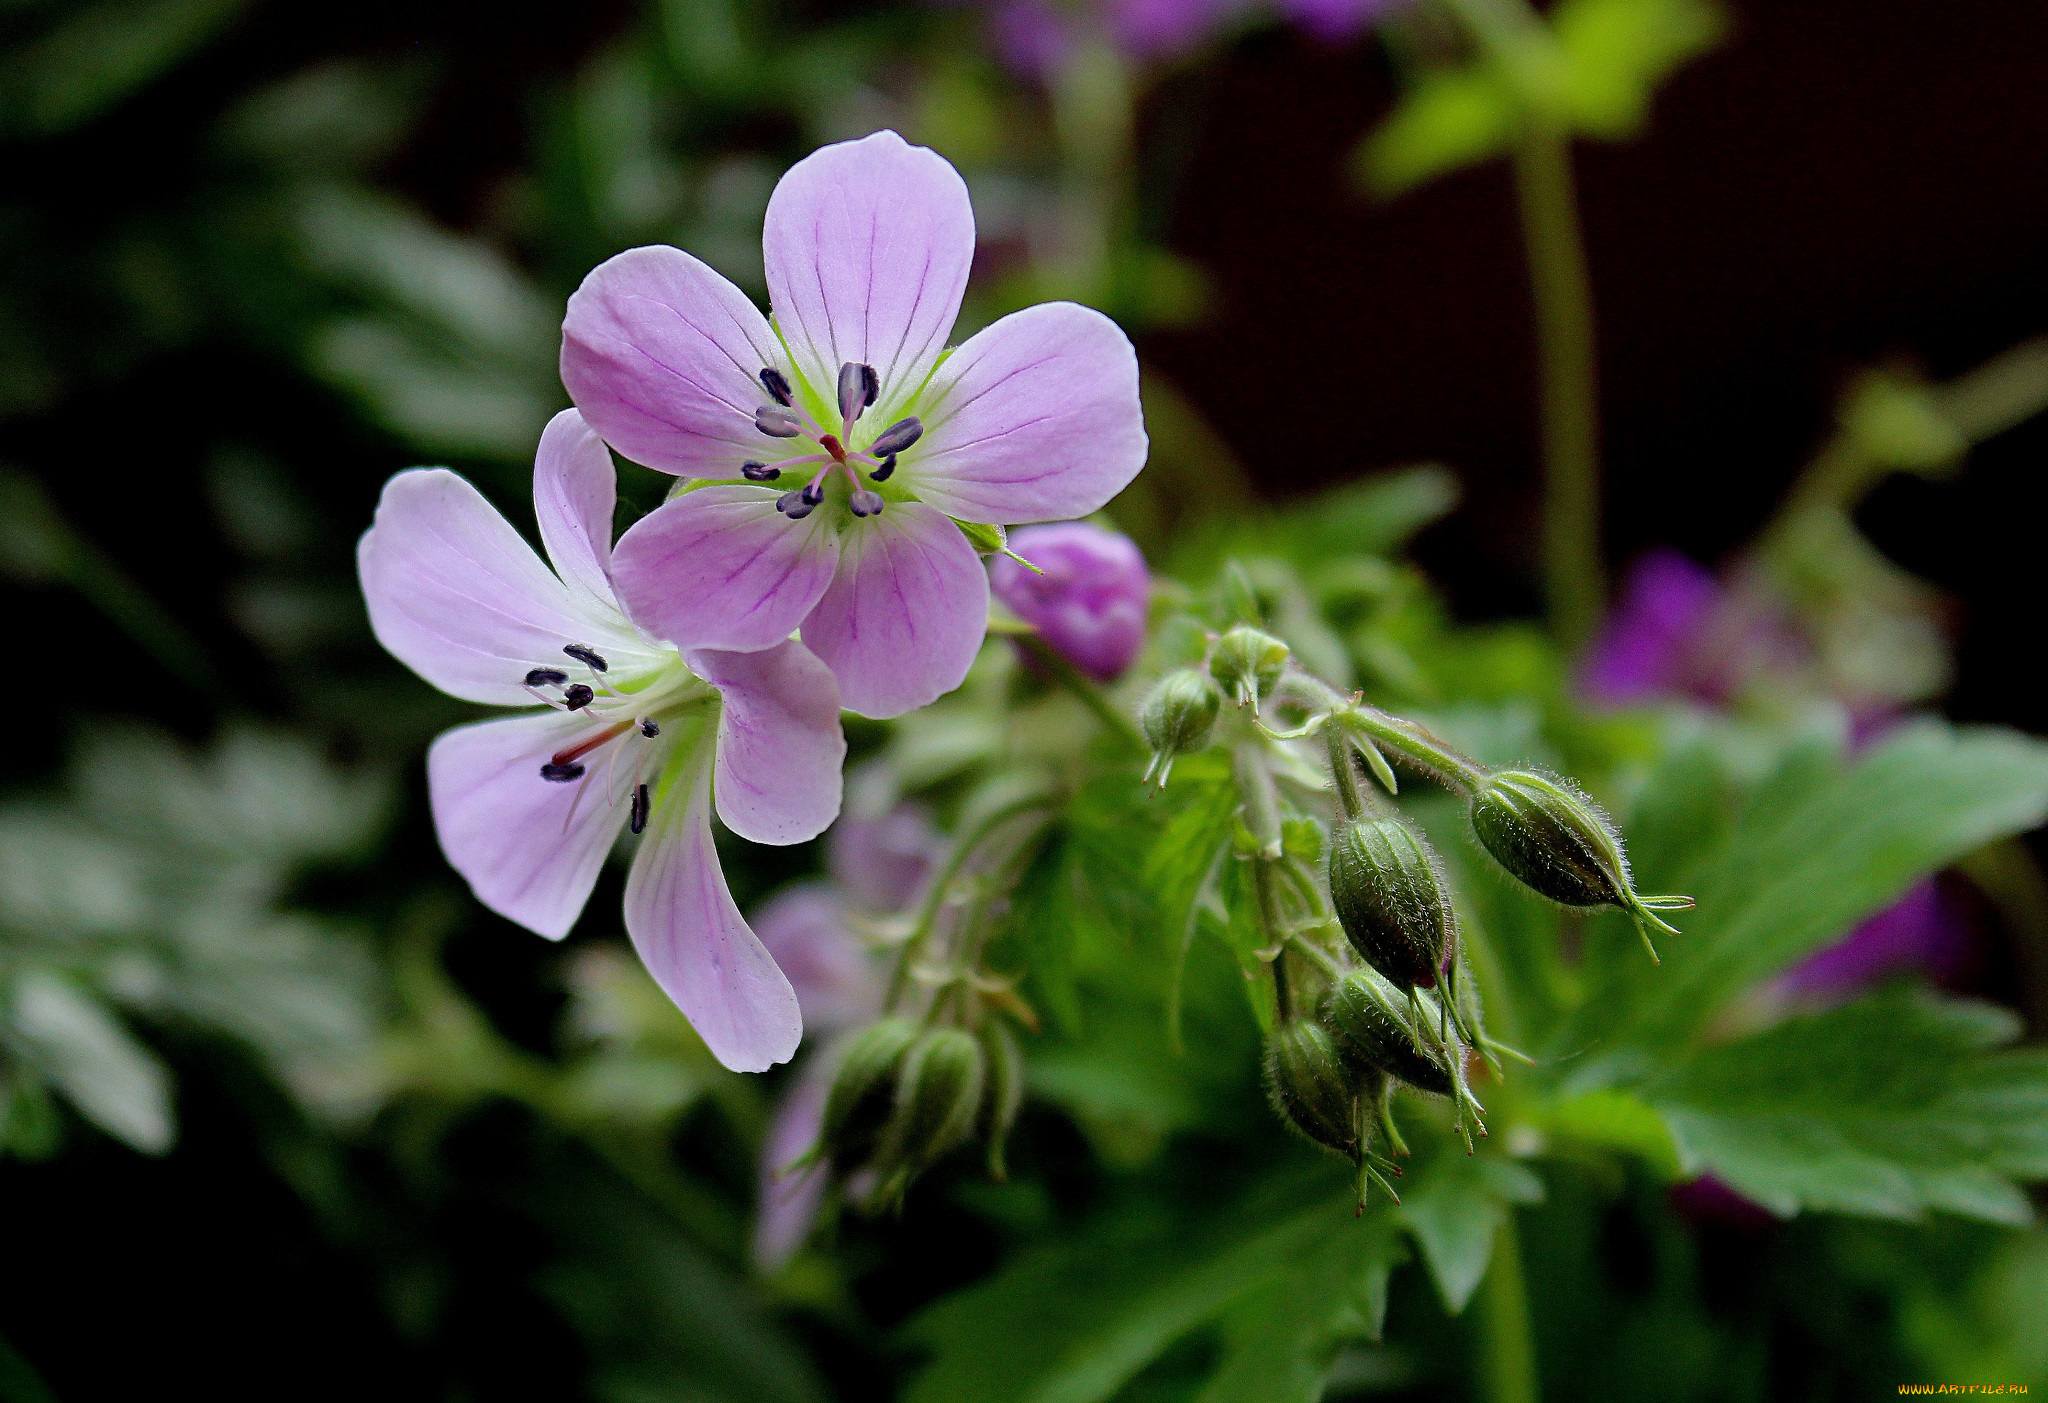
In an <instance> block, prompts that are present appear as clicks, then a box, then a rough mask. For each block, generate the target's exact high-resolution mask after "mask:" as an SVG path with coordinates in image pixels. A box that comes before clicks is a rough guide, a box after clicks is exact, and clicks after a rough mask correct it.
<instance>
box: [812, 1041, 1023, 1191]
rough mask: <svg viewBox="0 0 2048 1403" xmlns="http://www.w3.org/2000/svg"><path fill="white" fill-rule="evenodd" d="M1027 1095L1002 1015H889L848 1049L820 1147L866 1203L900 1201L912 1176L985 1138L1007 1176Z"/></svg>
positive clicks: (995, 1171)
mask: <svg viewBox="0 0 2048 1403" xmlns="http://www.w3.org/2000/svg"><path fill="white" fill-rule="evenodd" d="M1023 1099H1024V1063H1023V1055H1022V1053H1021V1051H1020V1050H1019V1049H1018V1046H1017V1038H1016V1035H1015V1034H1014V1033H1012V1032H1011V1031H1010V1029H1009V1026H1008V1025H1007V1024H1006V1023H1004V1022H1003V1021H1001V1020H1000V1019H996V1018H991V1019H989V1020H987V1021H986V1022H984V1023H983V1025H982V1026H981V1028H980V1029H979V1030H977V1031H976V1032H969V1031H967V1030H966V1029H965V1028H960V1027H956V1026H951V1025H946V1024H939V1025H935V1026H933V1025H927V1026H920V1025H919V1024H918V1023H917V1022H916V1021H915V1020H913V1019H910V1018H906V1017H901V1016H896V1017H889V1018H884V1019H882V1020H881V1021H880V1022H878V1023H875V1024H873V1025H871V1026H870V1027H868V1028H867V1029H866V1030H865V1031H863V1032H862V1033H861V1034H860V1035H859V1036H857V1037H855V1038H854V1039H853V1040H852V1041H851V1042H850V1043H849V1044H848V1045H847V1047H846V1050H845V1052H844V1053H843V1055H842V1056H841V1058H840V1063H839V1069H838V1074H837V1075H836V1076H835V1077H834V1078H833V1081H832V1090H831V1094H830V1095H829V1096H828V1098H827V1099H826V1102H825V1117H824V1124H823V1128H822V1130H821V1131H820V1133H819V1137H818V1146H817V1149H816V1151H814V1154H815V1155H816V1157H817V1158H819V1159H822V1160H825V1161H827V1162H829V1163H830V1164H831V1166H832V1170H833V1173H834V1175H835V1177H837V1178H838V1179H839V1180H840V1182H841V1183H842V1184H843V1185H844V1186H845V1187H846V1190H847V1192H848V1194H849V1195H850V1196H851V1197H853V1198H854V1199H855V1200H856V1201H857V1202H858V1203H859V1204H860V1205H861V1206H862V1207H865V1208H869V1209H874V1208H883V1207H895V1206H900V1205H901V1203H902V1202H903V1196H904V1194H905V1192H907V1191H908V1189H909V1187H910V1183H911V1181H912V1180H913V1179H915V1178H916V1177H917V1176H918V1175H920V1174H922V1173H923V1172H924V1171H925V1170H926V1169H929V1168H930V1167H931V1166H932V1165H934V1164H936V1163H937V1162H938V1161H939V1160H940V1159H941V1158H942V1157H944V1156H945V1155H946V1154H948V1153H950V1152H951V1151H953V1150H955V1149H958V1148H959V1147H960V1146H962V1145H964V1144H966V1143H968V1141H970V1140H972V1139H974V1138H975V1137H977V1136H980V1137H981V1138H983V1139H984V1140H985V1141H986V1143H987V1146H988V1169H989V1173H990V1174H992V1175H993V1176H995V1177H996V1178H998V1179H1000V1178H1002V1177H1003V1176H1004V1164H1003V1149H1004V1144H1005V1142H1006V1140H1007V1139H1008V1136H1009V1133H1010V1127H1011V1126H1012V1125H1013V1124H1015V1123H1016V1119H1017V1109H1018V1107H1019V1106H1020V1105H1021V1104H1022V1103H1023Z"/></svg>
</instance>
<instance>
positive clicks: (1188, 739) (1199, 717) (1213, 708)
mask: <svg viewBox="0 0 2048 1403" xmlns="http://www.w3.org/2000/svg"><path fill="white" fill-rule="evenodd" d="M1221 705H1222V701H1221V698H1219V697H1218V696H1217V695H1216V687H1215V685H1214V684H1213V683H1211V682H1210V681H1209V679H1208V678H1207V677H1206V676H1204V675H1203V674H1202V673H1200V672H1198V671H1196V670H1195V669H1194V668H1191V667H1183V668H1176V669H1175V670H1174V671H1172V672H1169V673H1167V674H1166V676H1164V677H1162V678H1160V679H1159V685H1158V686H1156V687H1154V688H1153V689H1152V694H1151V695H1150V696H1148V697H1146V698H1145V705H1144V707H1143V708H1142V710H1141V711H1140V712H1139V714H1138V725H1139V728H1140V729H1141V730H1143V731H1144V733H1145V743H1146V744H1147V745H1149V746H1151V747H1152V763H1151V764H1149V765H1147V766H1146V767H1145V778H1146V780H1147V781H1150V780H1152V779H1154V778H1157V780H1158V781H1159V783H1160V785H1161V786H1162V787H1163V786H1164V785H1165V784H1166V777H1167V776H1168V775H1169V774H1170V773H1172V771H1173V761H1174V757H1175V756H1177V755H1186V754H1188V753H1189V752H1190V751H1195V750H1200V749H1201V748H1202V747H1203V746H1205V745H1207V744H1208V743H1209V733H1210V732H1211V731H1213V730H1214V729H1215V728H1216V712H1217V710H1218V709H1219V707H1220V706H1221Z"/></svg>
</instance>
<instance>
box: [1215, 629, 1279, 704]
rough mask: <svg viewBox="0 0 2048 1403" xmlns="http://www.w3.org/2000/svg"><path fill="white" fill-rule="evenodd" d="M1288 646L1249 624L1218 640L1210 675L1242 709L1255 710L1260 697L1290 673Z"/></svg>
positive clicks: (1231, 631) (1232, 630)
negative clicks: (1287, 671)
mask: <svg viewBox="0 0 2048 1403" xmlns="http://www.w3.org/2000/svg"><path fill="white" fill-rule="evenodd" d="M1289 656H1290V655H1289V653H1288V651H1287V645H1286V644H1285V643H1282V642H1281V641H1280V640H1279V639H1277V638H1275V637H1274V636H1273V635H1272V634H1270V633H1262V632H1260V631H1259V630H1258V629H1255V628H1253V627H1252V626H1251V625H1250V624H1239V625H1238V626H1237V627H1236V628H1233V629H1231V630H1230V632H1228V633H1226V634H1224V635H1223V636H1222V637H1221V638H1219V639H1217V640H1216V646H1215V648H1214V649H1213V650H1211V652H1210V654H1209V674H1210V675H1211V676H1212V677H1214V678H1215V679H1216V685H1217V686H1219V687H1221V688H1222V689H1223V690H1224V692H1225V693H1226V694H1228V695H1229V696H1230V698H1231V699H1232V700H1234V701H1235V702H1236V703H1237V704H1238V705H1239V706H1249V707H1250V708H1252V710H1254V711H1256V710H1258V708H1259V698H1261V697H1263V696H1264V695H1265V694H1266V693H1267V692H1270V691H1271V690H1272V689H1273V684H1274V683H1276V682H1278V681H1279V680H1280V674H1281V673H1283V672H1285V671H1286V670H1287V659H1288V657H1289Z"/></svg>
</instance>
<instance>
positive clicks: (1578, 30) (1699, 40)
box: [1551, 0, 1728, 141]
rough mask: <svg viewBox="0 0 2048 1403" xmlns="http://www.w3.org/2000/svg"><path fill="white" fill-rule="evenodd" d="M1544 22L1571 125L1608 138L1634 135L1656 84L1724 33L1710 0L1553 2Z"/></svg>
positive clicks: (1723, 19) (1717, 10)
mask: <svg viewBox="0 0 2048 1403" xmlns="http://www.w3.org/2000/svg"><path fill="white" fill-rule="evenodd" d="M1551 24H1552V27H1553V29H1554V30H1555V31H1556V34H1557V42H1558V47H1559V48H1560V49H1561V50H1563V53H1564V59H1565V104H1566V107H1567V109H1568V110H1569V112H1570V114H1571V122H1572V127H1573V129H1574V130H1576V131H1579V132H1582V133H1584V134H1586V135H1588V136H1597V137H1602V138H1604V139H1606V140H1608V141H1620V140H1623V139H1625V138H1627V137H1632V136H1635V135H1637V134H1639V133H1640V132H1641V131H1642V129H1643V126H1644V123H1645V122H1646V121H1647V120H1648V118H1649V112H1650V99H1651V98H1652V97H1653V96H1655V94H1656V91H1657V86H1658V84H1660V83H1662V82H1663V81H1664V80H1665V79H1666V78H1668V77H1670V76H1671V75H1672V74H1673V73H1675V72H1677V71H1678V70H1679V69H1680V68H1683V67H1684V66H1685V65H1686V64H1687V63H1690V62H1691V61H1692V60H1693V59H1695V58H1697V57H1699V56H1700V55H1701V54H1703V53H1706V52H1707V51H1709V50H1710V49H1712V48H1714V47H1715V46H1716V45H1718V44H1719V43H1720V42H1721V39H1722V37H1723V36H1724V35H1725V34H1726V33H1727V30H1728V20H1727V16H1726V15H1725V14H1724V13H1723V12H1722V10H1721V7H1720V6H1719V5H1716V4H1714V3H1712V0H1560V3H1559V4H1558V6H1557V8H1556V10H1555V11H1554V12H1553V14H1552V18H1551Z"/></svg>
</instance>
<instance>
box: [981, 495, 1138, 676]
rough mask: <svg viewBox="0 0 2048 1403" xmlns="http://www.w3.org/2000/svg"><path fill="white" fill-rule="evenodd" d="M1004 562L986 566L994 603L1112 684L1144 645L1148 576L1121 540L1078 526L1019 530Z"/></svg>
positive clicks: (1082, 523)
mask: <svg viewBox="0 0 2048 1403" xmlns="http://www.w3.org/2000/svg"><path fill="white" fill-rule="evenodd" d="M1010 549H1011V550H1013V551H1015V552H1016V553H1017V554H1018V555H1021V556H1023V557H1024V559H1026V560H1028V561H1030V562H1031V563H1032V564H1033V565H1036V566H1037V567H1038V568H1039V569H1040V570H1042V571H1044V572H1045V573H1044V574H1042V575H1034V574H1032V573H1031V571H1030V570H1028V569H1026V568H1025V567H1024V566H1023V565H1020V564H1019V563H1018V562H1016V561H1014V560H1011V559H1010V558H1008V557H1007V556H998V557H997V558H996V559H995V560H993V561H991V562H990V563H989V584H990V586H991V587H992V588H993V589H994V590H995V594H996V598H998V599H1000V600H1002V601H1003V603H1004V604H1006V605H1008V606H1009V608H1010V610H1011V611H1012V612H1013V613H1015V614H1016V615H1017V617H1018V618H1020V619H1022V620H1024V622H1025V623H1028V624H1030V625H1032V626H1033V627H1034V628H1036V629H1037V630H1038V633H1039V636H1040V637H1041V638H1043V639H1044V640H1045V642H1046V644H1047V645H1048V646H1049V647H1051V648H1052V649H1054V650H1055V651H1056V652H1058V653H1059V654H1060V656H1062V657H1064V658H1065V659H1066V660H1067V661H1068V662H1070V663H1072V664H1073V665H1074V666H1075V667H1077V668H1079V669H1080V670H1081V671H1083V672H1085V673H1087V674H1088V675H1089V676H1090V677H1092V678H1094V679H1095V680H1096V681H1098V682H1114V681H1115V680H1116V679H1117V678H1118V677H1120V676H1122V675H1123V671H1124V669H1125V668H1127V667H1129V666H1130V665H1131V664H1132V663H1133V662H1134V661H1136V660H1137V656H1138V653H1139V651H1140V650H1142V649H1143V648H1144V646H1145V611H1146V605H1147V603H1148V602H1149V600H1150V598H1151V594H1152V575H1151V572H1150V571H1148V570H1147V569H1146V568H1145V557H1144V556H1143V555H1141V554H1140V553H1139V551H1138V548H1137V547H1136V546H1135V545H1133V544H1132V543H1131V541H1130V538H1129V537H1126V536H1119V535H1117V534H1116V533H1115V532H1114V531H1105V530H1103V529H1102V528H1101V527H1100V526H1093V525H1090V524H1089V523H1088V522H1085V521H1062V522H1059V523H1057V524H1055V525H1051V526H1027V527H1024V528H1023V529H1022V530H1018V531H1013V532H1011V533H1010Z"/></svg>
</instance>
